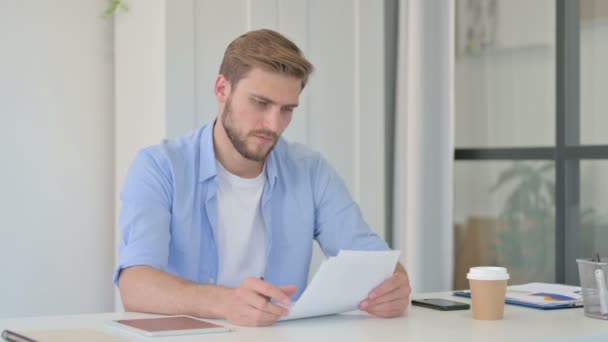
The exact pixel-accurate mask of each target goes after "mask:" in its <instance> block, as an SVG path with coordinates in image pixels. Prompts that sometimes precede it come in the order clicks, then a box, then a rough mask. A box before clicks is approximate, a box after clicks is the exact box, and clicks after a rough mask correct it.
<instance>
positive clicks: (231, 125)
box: [222, 98, 279, 162]
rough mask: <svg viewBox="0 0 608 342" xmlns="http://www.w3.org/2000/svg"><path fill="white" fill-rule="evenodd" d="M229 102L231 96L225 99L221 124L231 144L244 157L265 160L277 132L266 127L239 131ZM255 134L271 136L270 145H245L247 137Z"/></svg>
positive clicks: (258, 160) (275, 139) (274, 143)
mask: <svg viewBox="0 0 608 342" xmlns="http://www.w3.org/2000/svg"><path fill="white" fill-rule="evenodd" d="M230 103H231V98H228V99H227V100H226V106H225V107H224V111H223V113H222V126H223V127H224V131H225V132H226V135H227V136H228V139H230V142H231V143H232V146H234V148H235V149H236V150H237V152H238V153H239V154H240V155H241V156H243V158H245V159H248V160H252V161H256V162H263V161H265V160H266V157H267V156H268V154H270V152H271V151H272V149H273V148H274V146H275V145H276V143H277V141H278V138H279V136H278V134H276V133H275V132H272V131H269V130H267V129H256V130H253V131H251V132H249V133H246V134H245V133H242V132H239V130H238V129H237V128H236V127H235V122H234V117H233V115H232V114H233V112H232V107H231V105H230ZM256 135H258V136H264V137H268V138H272V140H273V142H272V145H270V147H268V148H265V147H264V146H263V145H262V146H258V147H257V148H256V147H252V148H250V147H249V146H248V145H247V138H249V137H254V138H255V136H256Z"/></svg>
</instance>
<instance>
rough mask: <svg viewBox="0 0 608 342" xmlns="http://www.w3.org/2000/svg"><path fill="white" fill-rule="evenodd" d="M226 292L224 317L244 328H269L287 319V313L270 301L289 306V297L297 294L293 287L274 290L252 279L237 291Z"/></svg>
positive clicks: (263, 282)
mask: <svg viewBox="0 0 608 342" xmlns="http://www.w3.org/2000/svg"><path fill="white" fill-rule="evenodd" d="M228 290H229V292H228V295H227V296H226V298H225V303H226V306H225V307H224V315H223V316H224V318H225V319H226V320H228V321H229V322H230V323H234V324H238V325H247V326H268V325H272V324H274V323H275V322H276V321H277V320H278V319H280V318H281V317H283V316H286V315H287V314H288V312H289V310H288V309H286V308H284V307H282V306H280V305H276V304H272V303H271V302H270V300H271V299H273V300H274V301H275V302H277V303H280V304H281V305H285V306H289V305H290V304H291V300H290V299H289V298H290V297H291V296H293V295H294V294H295V293H296V287H295V286H293V285H289V286H281V287H275V286H272V285H271V284H270V283H267V282H265V281H263V280H260V279H258V278H253V277H250V278H247V279H246V280H245V281H244V282H243V283H242V284H241V286H239V287H238V288H236V289H228Z"/></svg>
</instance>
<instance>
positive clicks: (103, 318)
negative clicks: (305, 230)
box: [0, 293, 608, 342]
mask: <svg viewBox="0 0 608 342" xmlns="http://www.w3.org/2000/svg"><path fill="white" fill-rule="evenodd" d="M414 297H415V298H429V297H439V298H446V299H452V300H456V301H460V302H468V299H466V298H460V297H453V296H452V295H451V294H449V293H440V294H437V293H436V294H419V295H415V296H414ZM152 316H153V315H147V314H139V313H108V314H89V315H77V316H56V317H36V318H16V319H2V320H0V330H3V329H13V330H20V329H21V330H34V329H75V328H92V329H96V330H102V331H104V332H106V333H110V334H112V335H115V336H120V337H123V338H124V339H125V340H128V341H159V342H160V341H184V342H186V341H264V342H274V341H276V342H279V341H280V342H287V341H312V342H321V341H336V342H341V341H346V342H357V341H378V342H384V341H401V342H403V341H450V342H458V341H463V342H464V341H467V342H469V341H484V342H486V341H509V342H513V341H543V342H544V341H548V340H553V339H555V338H556V337H564V336H602V337H598V339H597V340H598V341H608V321H602V320H598V319H592V318H587V317H585V316H584V315H583V310H582V309H565V310H554V311H541V310H536V309H529V308H522V307H517V306H512V305H507V306H506V307H505V319H504V320H502V321H475V320H473V319H472V318H471V312H470V311H452V312H442V311H436V310H431V309H426V308H421V307H410V308H409V311H408V313H407V315H406V316H404V317H400V318H394V319H379V318H374V317H369V316H364V315H363V314H361V313H349V314H344V315H335V316H326V317H319V318H312V319H303V320H295V321H287V322H280V323H278V324H276V325H275V326H272V327H266V328H247V327H235V328H236V331H234V332H231V333H221V334H212V335H190V336H179V337H178V336H174V337H155V338H147V339H146V338H143V337H139V336H138V335H133V334H130V333H127V332H123V331H122V330H120V329H116V328H112V327H107V326H105V322H107V321H109V320H113V319H120V318H140V317H152ZM585 341H587V340H585Z"/></svg>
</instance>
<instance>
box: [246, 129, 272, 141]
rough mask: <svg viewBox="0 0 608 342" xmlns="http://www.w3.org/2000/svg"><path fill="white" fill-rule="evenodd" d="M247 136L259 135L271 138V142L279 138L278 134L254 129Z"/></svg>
mask: <svg viewBox="0 0 608 342" xmlns="http://www.w3.org/2000/svg"><path fill="white" fill-rule="evenodd" d="M249 135H261V136H264V137H267V138H272V139H273V140H276V139H277V138H278V137H279V135H278V134H276V133H275V132H273V131H269V130H267V129H256V130H255V131H251V132H250V133H249Z"/></svg>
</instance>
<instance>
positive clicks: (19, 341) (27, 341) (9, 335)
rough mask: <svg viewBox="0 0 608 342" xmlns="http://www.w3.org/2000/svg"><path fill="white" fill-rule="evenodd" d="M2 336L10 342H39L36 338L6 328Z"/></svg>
mask: <svg viewBox="0 0 608 342" xmlns="http://www.w3.org/2000/svg"><path fill="white" fill-rule="evenodd" d="M2 338H3V339H4V340H5V341H8V342H37V341H36V340H32V339H31V338H29V337H25V336H23V335H21V334H17V333H16V332H14V331H10V330H4V331H3V332H2Z"/></svg>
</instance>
